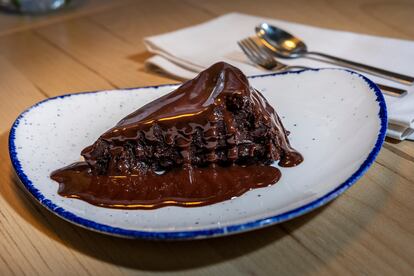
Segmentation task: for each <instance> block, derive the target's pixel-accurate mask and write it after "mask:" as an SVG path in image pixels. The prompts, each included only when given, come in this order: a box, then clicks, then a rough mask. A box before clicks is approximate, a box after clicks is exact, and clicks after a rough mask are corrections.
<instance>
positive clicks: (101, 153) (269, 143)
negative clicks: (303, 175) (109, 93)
mask: <svg viewBox="0 0 414 276" xmlns="http://www.w3.org/2000/svg"><path fill="white" fill-rule="evenodd" d="M291 153H292V151H291V148H290V146H289V142H288V140H287V137H286V132H285V130H284V128H283V126H282V123H281V122H280V119H279V118H278V116H277V114H276V113H275V111H274V109H273V108H272V107H271V106H270V105H269V104H268V103H267V101H266V100H265V99H264V97H263V96H262V95H261V94H260V93H259V92H258V91H257V90H255V89H254V88H252V87H250V86H249V82H248V80H247V78H246V77H245V76H244V75H243V73H242V72H241V71H240V70H239V69H237V68H235V67H233V66H231V65H229V64H227V63H224V62H219V63H216V64H214V65H213V66H211V67H210V68H208V69H207V70H205V71H204V72H202V73H200V74H199V75H198V76H197V77H196V78H195V79H193V80H190V81H188V82H186V83H184V84H183V85H182V86H180V87H179V88H178V89H176V90H175V91H173V92H171V93H169V94H167V95H165V96H164V97H162V98H160V99H157V100H156V101H153V102H151V103H149V104H147V105H145V106H143V107H141V108H140V109H138V110H137V111H135V112H134V113H132V114H130V115H128V116H127V117H125V118H124V119H122V120H121V121H120V122H119V123H118V124H117V125H116V126H115V127H114V128H112V129H110V130H109V131H107V132H106V133H104V134H103V135H102V136H101V137H100V138H99V139H98V140H97V141H96V142H95V143H94V144H93V145H92V146H90V147H87V148H86V149H84V150H83V151H82V155H83V156H84V158H85V160H86V162H87V163H88V164H89V165H90V166H91V168H92V170H93V172H94V173H95V174H98V175H104V174H123V175H128V174H136V173H139V172H142V171H143V170H144V171H145V170H147V169H152V170H168V169H171V168H173V167H177V166H182V165H183V164H191V165H195V166H206V165H208V164H211V163H218V164H220V165H227V164H229V163H236V164H239V165H243V164H253V163H262V164H270V163H271V162H273V161H276V160H279V159H280V160H281V161H282V162H283V163H284V164H285V165H289V160H290V158H289V157H291V156H290V155H291ZM292 165H293V164H292Z"/></svg>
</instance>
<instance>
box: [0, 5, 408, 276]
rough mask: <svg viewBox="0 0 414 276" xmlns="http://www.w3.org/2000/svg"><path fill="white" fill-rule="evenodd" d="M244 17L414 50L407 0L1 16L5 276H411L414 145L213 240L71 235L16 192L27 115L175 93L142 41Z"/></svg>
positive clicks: (0, 251)
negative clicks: (10, 145) (123, 95)
mask: <svg viewBox="0 0 414 276" xmlns="http://www.w3.org/2000/svg"><path fill="white" fill-rule="evenodd" d="M232 11H239V12H245V13H250V14H254V15H262V16H268V17H273V18H278V19H283V20H289V21H294V22H299V23H304V24H310V25H314V26H320V27H325V28H332V29H339V30H347V31H353V32H361V33H367V34H374V35H382V36H388V37H395V38H402V39H414V27H413V26H414V16H413V14H414V2H413V1H403V0H356V1H340V0H335V1H327V0H314V1H306V0H296V1H288V0H279V1H264V0H263V1H251V0H239V1H221V0H207V1H196V0H191V1H178V0H168V1H161V0H151V1H132V0H130V1H127V0H104V1H101V0H99V1H98V0H88V1H87V0H85V1H74V5H73V6H71V7H69V8H68V9H66V10H61V11H58V12H56V13H51V14H48V15H42V16H23V15H11V14H3V13H1V14H0V149H1V150H0V168H1V169H2V173H1V174H0V275H124V274H125V275H138V274H139V275H141V274H143V275H146V274H167V275H175V274H188V275H234V274H242V275H337V274H338V275H414V142H408V141H404V142H397V141H394V140H387V141H386V142H385V144H384V146H383V148H382V150H381V152H380V154H379V156H378V158H377V160H376V162H375V163H374V164H373V166H372V167H371V168H370V169H369V171H368V172H367V173H366V175H365V176H364V177H363V178H362V179H361V180H359V181H358V183H357V184H356V185H354V186H353V187H352V188H351V189H350V190H348V191H347V192H346V193H345V194H344V195H343V196H341V197H340V198H338V199H336V200H335V201H333V202H332V203H330V204H328V205H327V206H325V207H322V208H320V209H318V210H316V211H314V212H312V213H310V214H307V215H305V216H302V217H300V218H297V219H294V220H292V221H289V222H286V223H283V224H280V225H276V226H272V227H268V228H266V229H262V230H258V231H254V232H250V233H245V234H240V235H235V236H231V237H224V238H217V239H212V240H202V241H190V242H149V241H140V240H125V239H120V238H114V237H109V236H105V235H101V234H97V233H94V232H91V231H88V230H85V229H82V228H80V227H77V226H74V225H72V224H70V223H68V222H66V221H64V220H62V219H60V218H58V217H56V216H55V215H53V214H51V213H49V212H48V211H47V210H45V209H44V208H43V207H40V206H39V205H38V204H37V203H36V202H34V201H33V200H32V199H31V198H29V196H28V195H27V194H26V193H25V192H24V191H23V189H22V188H21V187H20V185H19V182H18V180H17V179H16V176H15V175H14V172H13V169H12V167H11V164H10V159H9V156H8V150H7V140H8V131H9V128H10V125H11V123H12V122H13V120H14V119H15V118H16V116H17V115H18V114H19V113H20V112H21V111H23V110H24V109H25V108H26V107H28V106H30V105H32V104H34V103H36V102H37V101H39V100H42V99H44V98H46V97H50V96H56V95H59V94H64V93H68V92H77V91H79V92H80V91H85V90H99V89H111V88H121V87H132V86H140V85H154V84H161V83H173V82H177V80H173V79H170V78H168V77H167V76H163V75H159V74H155V73H154V72H148V71H146V69H145V68H144V65H143V63H144V60H145V59H146V58H148V57H149V54H148V53H147V52H146V51H145V48H144V45H143V43H142V38H143V37H145V36H147V35H154V34H159V33H163V32H168V31H172V30H176V29H178V28H183V27H186V26H191V25H193V24H196V23H200V22H203V21H205V20H208V19H211V18H214V17H216V16H217V15H220V14H224V13H227V12H232Z"/></svg>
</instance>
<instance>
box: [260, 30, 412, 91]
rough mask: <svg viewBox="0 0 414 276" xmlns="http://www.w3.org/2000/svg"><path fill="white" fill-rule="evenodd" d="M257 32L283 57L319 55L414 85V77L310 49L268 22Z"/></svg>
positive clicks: (266, 44)
mask: <svg viewBox="0 0 414 276" xmlns="http://www.w3.org/2000/svg"><path fill="white" fill-rule="evenodd" d="M256 34H257V36H258V37H259V38H260V39H261V41H262V43H263V44H264V45H265V46H266V47H267V48H269V49H270V50H271V51H272V52H273V53H274V54H275V55H277V56H279V57H281V58H299V57H312V56H319V57H322V58H324V59H326V60H324V61H331V62H334V63H335V64H338V65H340V66H344V67H348V68H352V69H355V70H359V71H362V72H366V73H370V74H373V75H377V76H380V77H383V78H387V79H390V80H393V81H396V82H399V83H403V84H406V85H413V83H414V77H410V76H406V75H403V74H399V73H395V72H391V71H388V70H384V69H381V68H377V67H373V66H370V65H366V64H362V63H359V62H355V61H351V60H346V59H343V58H339V57H335V56H331V55H328V54H324V53H320V52H314V51H308V49H307V47H306V44H305V43H304V42H303V41H302V40H300V39H299V38H297V37H295V36H293V35H291V34H290V33H288V32H286V31H284V30H282V29H279V28H277V27H275V26H272V25H269V24H267V23H262V24H260V25H258V26H256Z"/></svg>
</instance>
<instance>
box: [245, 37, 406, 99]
mask: <svg viewBox="0 0 414 276" xmlns="http://www.w3.org/2000/svg"><path fill="white" fill-rule="evenodd" d="M237 44H238V45H239V46H240V48H241V49H242V51H243V52H244V53H245V55H246V56H247V57H248V58H249V59H250V60H251V61H252V62H253V63H255V64H257V65H259V66H261V67H263V68H264V69H266V70H272V71H273V72H286V71H294V70H303V69H315V68H311V67H307V66H291V65H287V64H283V63H281V62H280V61H278V60H276V59H275V57H274V56H273V55H272V53H270V52H269V50H268V48H266V47H265V46H264V45H263V44H262V43H261V41H258V39H257V38H251V37H248V38H245V39H243V40H240V41H238V42H237ZM376 85H377V86H378V87H379V88H380V89H381V91H382V92H383V93H384V94H387V95H390V96H394V97H403V96H405V95H406V94H407V90H404V89H400V88H396V87H391V86H387V85H383V84H379V83H377V84H376Z"/></svg>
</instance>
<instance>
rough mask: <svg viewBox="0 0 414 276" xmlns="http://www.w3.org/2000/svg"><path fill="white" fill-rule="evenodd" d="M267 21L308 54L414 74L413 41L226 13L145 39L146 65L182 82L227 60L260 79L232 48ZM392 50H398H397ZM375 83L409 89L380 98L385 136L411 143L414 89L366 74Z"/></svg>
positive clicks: (298, 62)
mask: <svg viewBox="0 0 414 276" xmlns="http://www.w3.org/2000/svg"><path fill="white" fill-rule="evenodd" d="M261 22H268V23H270V24H273V25H276V26H278V27H281V28H283V29H286V30H287V31H288V32H290V33H293V34H295V35H297V36H299V37H300V38H302V39H303V40H304V41H305V42H306V44H307V45H308V48H309V49H310V50H317V51H320V52H324V53H327V54H332V55H336V56H339V57H343V58H347V59H350V60H355V61H359V62H362V63H366V64H369V65H373V66H376V67H381V68H385V69H389V70H391V71H397V72H399V73H403V74H407V75H414V66H413V61H414V42H413V41H407V40H399V39H392V38H384V37H376V36H370V35H362V34H356V33H350V32H342V31H333V30H328V29H322V28H316V27H311V26H306V25H301V24H297V23H291V22H286V21H281V20H275V19H270V18H263V17H256V16H250V15H245V14H240V13H230V14H226V15H223V16H220V17H218V18H215V19H213V20H210V21H208V22H205V23H202V24H199V25H196V26H193V27H190V28H185V29H181V30H178V31H175V32H171V33H167V34H162V35H158V36H152V37H147V38H145V40H144V42H145V44H146V46H147V48H148V50H149V51H150V52H151V53H154V54H155V56H153V57H151V58H149V59H148V60H147V61H146V65H147V66H149V67H152V68H153V69H156V70H161V71H163V72H165V73H168V74H171V75H173V76H176V77H178V78H181V79H191V78H193V77H195V76H196V75H197V73H198V72H200V71H202V70H203V69H205V68H207V67H209V66H210V65H211V64H213V63H215V62H217V61H226V62H228V63H230V64H233V65H234V66H236V67H238V68H240V69H241V70H242V71H243V72H244V73H245V74H246V75H255V74H264V73H267V72H268V71H265V70H263V69H261V68H258V67H257V66H255V65H254V64H252V63H251V62H250V61H249V60H248V59H247V57H245V56H244V54H243V52H242V51H241V49H239V47H238V46H237V41H238V40H240V39H242V38H245V37H247V36H251V35H253V34H254V27H255V26H256V25H257V24H259V23H261ZM396 49H398V50H397V51H396ZM282 62H284V63H286V64H291V65H303V66H310V67H327V66H328V67H335V66H331V65H327V64H326V63H322V62H319V61H316V60H311V59H306V58H300V59H289V60H287V59H284V60H282ZM364 75H366V76H367V77H368V78H370V79H372V80H373V81H375V82H379V83H382V84H385V85H391V86H395V87H401V88H405V89H407V90H408V95H407V96H405V97H403V98H396V97H390V96H387V95H385V100H386V103H387V108H388V116H389V126H388V131H387V135H388V136H390V137H393V138H396V139H399V140H404V139H412V140H414V87H412V86H410V87H408V86H404V85H399V84H397V83H394V82H391V81H388V80H385V79H382V78H378V77H376V76H373V75H369V74H365V73H364Z"/></svg>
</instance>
